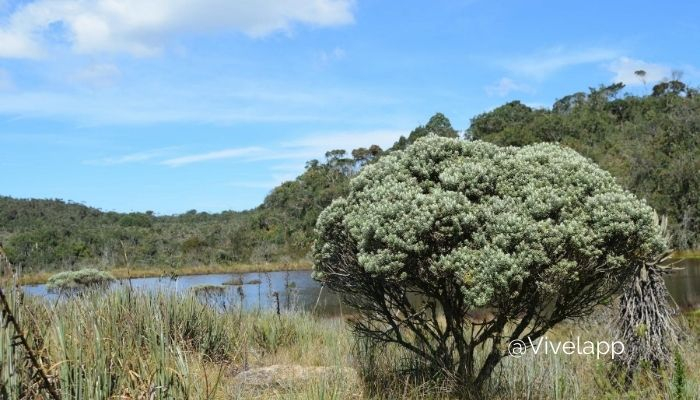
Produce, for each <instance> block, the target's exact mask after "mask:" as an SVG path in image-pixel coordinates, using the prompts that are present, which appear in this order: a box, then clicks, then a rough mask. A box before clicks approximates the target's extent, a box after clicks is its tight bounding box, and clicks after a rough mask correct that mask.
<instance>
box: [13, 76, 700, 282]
mask: <svg viewBox="0 0 700 400" xmlns="http://www.w3.org/2000/svg"><path fill="white" fill-rule="evenodd" d="M624 89H625V88H624V85H622V84H613V85H601V86H599V87H596V88H590V89H589V90H588V91H587V92H578V93H573V94H570V95H566V96H563V97H562V98H560V99H558V100H557V101H555V102H554V104H553V105H552V106H551V108H533V107H530V106H528V105H525V104H523V103H521V102H519V101H513V102H509V103H506V104H504V105H502V106H500V107H497V108H495V109H494V110H491V111H489V112H486V113H483V114H480V115H477V116H475V117H474V118H472V119H471V124H470V126H469V127H468V128H467V129H466V130H464V131H459V130H457V129H455V128H453V127H452V125H451V123H450V121H449V119H448V118H447V117H445V116H444V115H443V114H441V113H437V114H435V115H434V116H433V117H432V118H430V120H429V121H428V122H427V123H426V124H425V125H422V126H419V127H417V128H416V129H414V130H413V131H412V132H410V133H409V134H407V135H406V136H405V137H404V136H402V137H400V138H398V139H397V141H396V143H395V144H394V145H393V146H392V147H390V148H388V149H381V148H380V147H379V146H377V145H372V144H371V143H368V144H367V146H368V147H361V148H357V149H354V150H352V151H351V152H350V153H348V152H346V151H345V150H340V149H335V150H330V151H328V152H327V153H326V154H325V159H324V160H310V161H308V162H307V163H306V168H305V171H304V172H303V173H302V174H301V175H300V176H298V177H297V178H296V179H295V180H293V181H288V182H285V183H283V184H281V185H279V186H277V187H275V188H274V189H272V191H271V192H270V193H269V194H268V195H267V197H266V198H265V200H264V201H263V203H262V204H261V205H260V206H258V207H256V208H255V209H252V210H246V211H224V212H221V213H207V212H199V211H197V210H191V211H188V212H185V213H183V214H179V215H156V214H155V213H154V212H152V211H144V212H133V213H119V212H113V211H103V210H100V209H97V208H93V207H89V206H86V205H83V204H79V203H75V202H71V201H65V200H59V199H50V200H45V199H15V198H12V197H0V244H1V245H2V248H4V250H5V252H6V253H7V256H8V258H9V260H10V262H11V263H12V264H14V265H17V266H21V267H22V268H23V270H24V271H30V272H31V271H51V270H63V269H76V268H79V267H85V266H96V267H101V268H111V267H118V266H140V267H144V268H148V267H167V268H172V269H177V268H180V267H184V266H192V265H214V264H220V265H228V264H237V263H252V264H262V263H273V262H277V263H285V262H299V261H302V262H303V261H308V260H309V257H310V250H311V246H312V240H313V239H312V238H313V235H312V231H313V229H314V226H315V224H316V220H317V218H318V216H319V214H320V213H321V211H322V210H323V209H324V208H325V207H326V206H328V205H329V204H330V203H331V201H332V200H333V199H334V198H337V197H339V196H343V195H345V194H346V193H347V192H348V185H349V181H350V178H351V177H353V176H354V175H356V174H357V173H358V171H359V170H360V169H361V168H362V167H363V166H364V165H367V164H369V163H373V162H375V161H376V160H377V159H379V158H381V157H382V156H383V155H385V154H388V153H391V152H392V151H395V150H398V149H403V148H405V147H406V146H407V145H409V144H411V143H413V142H414V141H416V140H417V139H418V138H420V137H423V136H426V135H429V134H435V135H438V136H445V137H460V136H462V137H464V139H465V140H482V141H486V142H491V143H495V144H499V145H512V146H524V145H528V144H532V143H537V142H554V143H559V144H561V145H564V146H567V147H571V148H573V149H574V150H576V151H578V152H579V153H581V154H583V155H584V156H586V157H588V158H590V159H592V160H593V161H594V162H595V163H596V164H598V165H599V166H601V167H602V168H603V169H605V170H607V171H608V172H610V173H611V174H612V175H613V176H614V177H615V178H616V179H617V181H618V182H619V183H620V184H621V185H622V186H623V187H624V188H626V189H628V190H630V191H631V192H633V193H634V194H635V195H637V196H638V197H640V198H642V199H645V200H646V201H647V203H648V204H649V205H651V206H652V207H654V208H655V209H656V210H657V212H658V213H659V214H662V215H666V216H668V218H669V227H670V231H671V234H672V244H673V246H674V248H676V249H697V248H698V247H699V246H700V173H698V171H700V143H699V142H700V97H699V95H700V92H698V90H697V89H695V88H692V87H690V86H688V85H687V84H686V83H684V82H682V81H680V80H678V79H674V80H670V81H665V82H661V83H659V84H657V85H655V86H654V87H653V88H651V92H650V93H648V94H645V95H641V96H640V95H633V94H629V93H626V92H625V91H624Z"/></svg>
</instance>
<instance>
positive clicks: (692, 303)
mask: <svg viewBox="0 0 700 400" xmlns="http://www.w3.org/2000/svg"><path fill="white" fill-rule="evenodd" d="M674 266H675V267H678V268H682V269H680V270H678V271H675V272H673V273H671V274H669V275H668V276H666V278H665V280H666V287H668V290H669V292H670V293H671V296H672V297H673V299H674V300H675V301H676V303H677V304H678V306H679V307H681V308H682V309H698V308H700V259H694V260H683V261H680V262H679V263H677V264H675V265H674ZM232 278H233V279H237V278H240V280H241V281H242V282H243V285H238V286H226V289H225V291H224V293H223V294H222V295H216V296H208V297H207V296H204V297H206V300H207V301H212V302H215V303H216V304H217V305H219V306H221V307H225V308H228V307H240V306H241V305H242V306H243V308H244V309H248V310H255V309H275V308H276V307H277V300H276V297H275V295H274V293H278V295H279V306H280V309H281V310H287V309H303V310H308V311H314V312H316V313H319V314H322V315H337V314H340V313H342V312H343V308H342V305H341V303H340V298H339V297H338V295H337V294H335V293H332V292H330V291H329V290H328V289H321V286H320V285H319V283H318V282H316V281H314V280H313V279H312V278H311V272H310V271H289V272H285V271H280V272H252V273H246V274H210V275H189V276H180V277H178V278H177V279H174V280H173V279H170V278H168V277H164V278H134V279H131V280H130V282H129V281H128V280H121V281H119V282H118V283H116V284H115V285H113V287H118V286H119V285H121V286H128V285H129V284H131V286H132V287H133V288H134V289H139V290H146V291H159V290H174V291H176V292H180V293H182V292H185V291H188V290H190V289H191V288H193V287H195V286H198V285H221V284H223V283H224V282H226V281H228V280H231V279H232ZM24 291H25V293H27V294H30V295H35V296H43V297H47V298H50V299H55V298H56V295H55V294H53V293H48V292H47V290H46V286H45V285H29V286H25V287H24Z"/></svg>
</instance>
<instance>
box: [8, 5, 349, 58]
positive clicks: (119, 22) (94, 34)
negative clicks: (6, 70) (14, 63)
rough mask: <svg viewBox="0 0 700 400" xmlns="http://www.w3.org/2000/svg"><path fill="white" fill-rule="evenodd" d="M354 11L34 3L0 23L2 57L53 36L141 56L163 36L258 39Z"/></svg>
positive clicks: (338, 19) (76, 46)
mask: <svg viewBox="0 0 700 400" xmlns="http://www.w3.org/2000/svg"><path fill="white" fill-rule="evenodd" d="M352 7H353V1H352V0H313V1H309V0H285V1H279V0H257V1H245V0H238V1H232V0H149V1H143V0H121V1H118V0H95V1H84V0H37V1H35V2H32V3H28V4H26V5H23V6H21V7H19V8H17V9H16V10H15V11H14V12H13V13H12V14H11V15H10V16H9V18H8V22H7V23H6V24H5V25H4V26H0V43H2V46H1V47H0V57H13V58H29V57H38V56H39V55H41V53H42V49H43V48H44V47H45V46H46V43H47V42H48V40H47V39H56V38H55V37H52V36H56V35H58V36H59V38H60V39H63V40H66V41H67V42H68V43H69V45H70V47H71V48H72V49H73V50H74V51H76V52H79V53H99V52H125V53H130V54H133V55H137V56H147V55H152V54H157V53H158V52H160V51H161V50H162V49H163V45H164V42H165V39H166V37H167V36H169V35H174V34H178V33H182V32H189V33H206V32H222V31H234V32H242V33H244V34H246V35H248V36H250V37H261V36H266V35H269V34H271V33H274V32H279V31H290V30H291V28H292V27H293V26H294V25H295V24H307V25H313V26H337V25H343V24H348V23H351V22H353V14H352ZM47 37H48V38H47Z"/></svg>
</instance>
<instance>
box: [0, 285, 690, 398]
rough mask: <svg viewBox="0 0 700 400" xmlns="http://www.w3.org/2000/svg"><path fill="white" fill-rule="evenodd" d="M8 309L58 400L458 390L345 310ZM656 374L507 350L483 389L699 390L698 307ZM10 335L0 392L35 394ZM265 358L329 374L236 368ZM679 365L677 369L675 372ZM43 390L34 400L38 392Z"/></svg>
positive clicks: (138, 299)
mask: <svg viewBox="0 0 700 400" xmlns="http://www.w3.org/2000/svg"><path fill="white" fill-rule="evenodd" d="M9 292H10V297H11V298H12V304H13V310H14V311H15V312H16V316H17V317H18V319H19V320H20V321H21V323H22V324H23V326H24V330H25V331H26V332H27V336H28V340H29V342H30V344H31V346H32V347H33V348H34V349H35V351H36V353H37V354H38V355H39V357H40V359H41V361H42V363H43V366H44V369H45V370H46V371H47V372H48V374H49V375H50V376H51V378H52V380H53V382H54V384H55V386H56V388H57V389H58V390H59V392H60V393H61V395H62V398H64V399H86V400H92V399H118V398H133V399H248V398H263V399H283V398H284V399H288V398H290V399H351V398H353V399H385V398H396V399H448V398H460V397H462V398H466V397H468V396H469V393H465V392H464V391H459V390H455V387H454V386H453V384H452V382H450V381H449V380H438V379H436V378H435V374H434V372H435V371H432V370H431V367H430V366H429V365H424V364H422V363H421V362H419V361H418V360H416V359H415V358H414V357H412V355H411V354H409V353H407V352H406V351H404V350H403V349H401V348H398V347H396V346H391V345H382V346H377V345H372V344H369V343H365V342H362V341H359V342H358V341H355V340H354V338H353V337H352V335H351V333H350V332H349V330H348V329H347V325H346V323H345V322H344V320H343V319H340V318H327V319H321V318H317V317H314V316H312V315H310V314H308V313H304V312H298V311H297V312H289V313H286V312H282V313H281V315H277V314H276V313H275V312H274V311H259V310H258V311H246V310H241V309H236V308H235V307H230V308H227V309H225V310H222V308H221V307H218V308H217V307H215V306H210V305H208V304H209V303H208V302H206V301H204V302H203V301H202V299H201V297H198V296H197V295H195V294H194V293H188V294H185V295H182V294H180V295H176V294H173V293H146V292H133V291H129V290H128V289H126V288H123V289H117V290H112V291H108V292H106V293H97V292H95V291H93V292H87V293H83V294H81V295H78V296H73V297H69V298H65V299H62V300H60V301H58V302H48V301H46V300H42V299H39V298H31V297H27V298H24V299H23V300H22V299H21V296H20V295H19V293H17V292H16V291H14V290H10V291H9ZM689 318H690V324H688V325H689V329H691V332H692V333H691V334H690V336H689V340H688V341H686V342H685V343H684V345H683V348H681V349H679V351H680V356H678V357H676V365H675V366H674V367H673V368H671V369H670V370H669V371H667V372H665V373H664V375H662V376H657V375H653V374H651V373H648V374H646V373H641V374H639V376H638V377H637V378H636V379H635V380H634V381H633V382H632V383H631V384H630V385H629V386H627V387H625V386H624V385H622V384H620V383H619V382H618V381H617V380H616V379H615V376H614V374H612V373H611V371H612V370H611V368H610V364H609V362H606V361H603V360H596V359H595V357H593V358H591V357H585V356H567V355H562V354H560V355H553V354H548V355H543V354H537V355H535V354H528V355H526V356H524V357H522V358H520V359H515V358H508V359H505V360H504V361H503V363H502V364H501V366H500V367H499V370H498V371H496V372H495V373H494V377H493V379H492V381H491V382H490V384H489V387H488V388H487V393H486V397H487V398H493V399H504V400H505V399H598V398H602V399H618V398H626V399H676V398H681V399H698V398H700V397H698V396H699V394H700V374H699V373H698V371H700V348H699V347H700V343H698V341H697V339H698V332H700V314H698V315H697V317H693V316H690V317H689ZM577 335H580V336H581V337H586V338H590V339H601V340H602V339H605V338H609V337H610V336H609V335H610V332H609V328H608V318H607V317H606V316H605V315H599V316H598V318H592V319H589V320H587V321H584V322H579V323H568V324H564V325H562V326H561V327H559V328H557V329H556V330H555V331H553V332H550V334H548V336H549V338H550V339H551V340H564V339H568V338H571V337H575V336H577ZM12 336H13V333H12V332H11V330H10V329H9V328H7V327H3V328H2V329H1V330H0V389H1V391H0V398H3V399H5V398H6V399H40V398H47V397H46V395H45V393H44V394H41V389H40V388H39V382H38V381H37V379H36V377H33V376H32V375H31V373H30V372H29V371H27V370H26V369H25V368H24V367H25V365H26V363H25V362H24V358H23V357H24V355H23V354H22V351H21V349H19V348H17V347H15V346H13V345H12V342H13V337H12ZM272 365H301V366H304V367H315V366H326V367H332V368H333V369H332V371H336V372H337V373H331V374H322V375H317V376H312V377H311V378H310V379H305V380H303V382H302V381H300V382H291V383H290V382H286V383H285V384H279V385H271V386H255V385H246V384H242V383H241V382H240V381H238V380H237V378H235V377H236V375H237V374H239V373H240V372H242V371H244V370H248V369H253V368H256V367H261V366H272ZM679 374H682V376H679ZM42 396H43V397H42Z"/></svg>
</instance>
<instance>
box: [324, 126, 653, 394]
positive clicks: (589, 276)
mask: <svg viewBox="0 0 700 400" xmlns="http://www.w3.org/2000/svg"><path fill="white" fill-rule="evenodd" d="M654 217H655V214H654V211H653V210H652V209H651V208H650V207H648V206H647V205H646V204H645V203H644V202H643V201H640V200H638V199H637V198H635V196H634V195H632V194H631V193H629V192H627V191H625V190H623V189H622V188H621V187H620V186H619V185H617V184H616V182H615V180H614V178H613V177H612V176H611V175H610V174H608V173H607V172H605V171H603V170H601V169H600V168H598V167H597V166H596V165H595V164H593V162H591V161H590V160H588V159H586V158H584V157H582V156H581V155H579V154H578V153H576V152H575V151H573V150H571V149H568V148H565V147H561V146H559V145H554V144H537V145H531V146H525V147H521V148H515V147H498V146H496V145H492V144H489V143H485V142H478V141H477V142H467V141H461V140H458V139H449V138H442V137H436V136H429V137H426V138H422V139H420V140H418V141H417V142H416V143H415V144H413V145H411V146H409V147H408V148H406V149H405V150H403V151H398V152H394V153H392V154H390V155H387V156H384V157H383V158H381V159H380V160H379V161H378V162H376V163H374V164H371V165H368V166H367V167H365V168H364V169H363V171H362V172H361V173H360V174H359V175H358V176H357V177H355V178H354V179H353V180H352V182H351V190H350V193H349V194H348V195H347V196H346V197H344V198H341V199H337V200H335V201H334V202H333V203H332V204H331V205H330V206H329V207H328V208H326V209H325V210H324V211H323V213H322V214H321V215H320V217H319V219H318V222H317V226H316V235H317V236H316V243H315V246H314V266H315V272H314V277H315V278H316V279H317V280H319V281H320V282H322V283H323V285H325V286H326V287H328V288H330V289H332V290H334V291H336V292H338V293H340V294H342V295H343V297H344V300H345V301H346V302H347V303H349V304H350V305H351V306H353V307H354V308H355V309H356V310H357V312H358V314H359V315H358V316H357V318H354V319H352V322H351V323H352V324H353V328H354V330H355V331H356V333H358V334H359V335H361V336H364V337H367V338H370V339H371V340H373V341H375V342H380V343H395V344H398V345H400V346H403V347H405V348H406V349H409V350H410V351H412V352H413V353H415V354H416V355H417V356H418V357H419V358H421V359H423V360H424V361H425V363H426V365H430V366H432V367H435V368H436V369H437V370H440V371H443V372H445V373H447V374H450V375H451V376H453V377H454V378H456V379H457V380H458V381H459V382H460V383H461V384H464V385H469V386H472V387H473V388H475V389H476V390H479V389H480V388H481V387H482V385H483V384H484V383H485V382H486V380H487V379H488V378H489V376H490V375H491V373H492V371H493V369H494V367H495V366H496V365H497V364H498V362H499V361H500V360H501V359H502V358H503V357H505V356H506V355H507V354H508V352H507V350H508V343H510V342H511V341H513V340H516V339H519V340H523V341H525V343H528V342H529V341H528V339H532V340H536V339H537V338H539V337H540V336H542V335H543V334H544V333H545V332H547V330H549V329H550V328H551V327H552V326H553V325H555V324H557V323H558V322H560V321H563V320H565V319H568V318H575V317H580V316H584V315H586V314H588V313H589V312H590V311H591V310H592V309H593V307H594V306H596V305H597V304H599V303H601V302H603V301H605V300H607V299H609V298H610V296H611V295H612V294H614V293H615V292H617V291H618V290H619V289H620V288H621V286H622V285H624V284H625V283H626V282H628V281H629V279H630V278H631V277H632V276H633V275H634V273H635V270H636V268H638V265H640V264H642V263H644V262H647V261H652V260H653V259H654V257H656V256H657V255H658V254H660V253H661V252H663V251H664V250H665V242H664V240H663V238H662V237H661V234H660V232H659V228H658V226H657V225H656V224H655V219H654ZM474 311H480V312H481V314H482V315H483V314H486V315H487V317H485V318H481V319H480V320H474V318H470V316H469V315H470V312H474ZM479 352H483V353H481V354H482V355H483V356H480V357H476V355H477V354H478V353H479Z"/></svg>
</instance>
